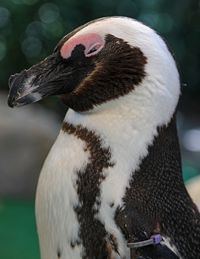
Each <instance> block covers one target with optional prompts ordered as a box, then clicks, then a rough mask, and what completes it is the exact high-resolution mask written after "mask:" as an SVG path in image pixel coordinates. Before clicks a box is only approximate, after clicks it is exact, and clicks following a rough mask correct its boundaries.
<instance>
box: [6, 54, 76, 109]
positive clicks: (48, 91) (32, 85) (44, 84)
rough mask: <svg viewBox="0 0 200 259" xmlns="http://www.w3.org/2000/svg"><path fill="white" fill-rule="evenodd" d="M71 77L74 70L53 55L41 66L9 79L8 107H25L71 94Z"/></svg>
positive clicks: (38, 65) (56, 55) (41, 63)
mask: <svg viewBox="0 0 200 259" xmlns="http://www.w3.org/2000/svg"><path fill="white" fill-rule="evenodd" d="M71 76H72V69H71V68H70V67H68V66H66V65H65V64H64V63H63V61H62V60H61V58H60V57H59V56H58V54H57V53H53V54H52V55H50V56H49V57H48V58H46V59H45V60H43V61H42V62H40V63H39V64H37V65H34V66H32V67H31V68H29V69H28V70H23V71H22V72H21V73H18V74H15V75H12V76H11V77H10V78H9V88H10V91H9V96H8V105H9V106H10V107H14V106H17V107H18V106H23V105H26V104H30V103H33V102H37V101H39V100H41V99H42V98H44V97H46V96H49V95H59V94H63V93H66V92H70V91H71V90H72V89H70V87H66V85H67V83H66V82H67V81H70V77H71Z"/></svg>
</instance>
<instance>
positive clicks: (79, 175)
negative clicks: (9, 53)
mask: <svg viewBox="0 0 200 259" xmlns="http://www.w3.org/2000/svg"><path fill="white" fill-rule="evenodd" d="M10 85H11V89H10V95H9V100H8V103H9V105H10V106H20V105H25V104H28V103H31V102H35V101H38V100H40V99H41V98H43V97H45V96H48V95H54V94H56V95H62V100H63V102H64V103H65V104H66V105H67V106H68V107H69V110H68V112H67V114H66V117H65V119H64V122H63V126H62V129H61V131H60V134H59V136H58V138H57V140H56V142H55V144H54V146H53V147H52V149H51V151H50V153H49V155H48V157H47V159H46V161H45V163H44V166H43V169H42V171H41V175H40V178H39V182H38V188H37V194H36V218H37V227H38V233H39V241H40V248H41V256H42V259H56V258H62V259H67V258H70V259H72V258H73V259H81V258H83V259H86V258H87V259H93V258H95V259H97V258H99V259H100V258H114V259H119V258H122V259H124V258H126V259H128V258H130V251H129V248H128V247H127V242H134V241H135V240H138V239H143V238H145V237H146V238H148V237H149V236H151V235H152V234H153V233H154V232H159V233H161V234H162V236H163V237H164V243H165V244H167V245H168V246H169V245H170V247H171V249H173V250H174V252H175V254H177V256H178V257H179V258H185V259H186V258H187V259H190V258H200V257H199V256H200V216H199V212H198V210H197V208H196V206H195V205H194V204H193V202H192V200H191V198H190V197H189V196H188V193H187V191H186V189H185V186H184V183H183V179H182V174H181V158H180V152H179V144H178V138H177V133H176V118H175V110H176V106H177V102H178V99H179V95H180V83H179V75H178V72H177V68H176V65H175V62H174V60H173V58H172V56H171V54H170V52H169V51H168V49H167V47H166V45H165V43H164V42H163V40H162V39H161V38H160V36H159V35H157V34H156V33H155V32H154V31H153V30H152V29H150V28H148V27H147V26H145V25H143V24H141V23H139V22H137V21H135V20H133V19H130V18H125V17H109V18H103V19H98V20H95V21H93V22H90V23H88V24H86V25H84V26H82V27H80V28H78V29H76V30H75V31H73V32H72V33H70V34H68V35H67V36H65V37H64V38H63V39H62V40H61V41H60V43H59V44H58V46H57V47H56V49H55V51H54V52H53V54H52V55H50V56H49V57H48V58H47V59H45V60H44V61H42V62H41V63H39V64H38V65H35V66H33V67H32V68H30V69H28V70H24V71H22V72H21V73H20V74H17V75H14V76H12V77H11V78H10ZM156 249H157V248H153V247H149V248H147V250H145V249H144V254H143V251H141V255H143V256H146V257H147V256H148V257H150V258H164V257H163V256H162V255H159V251H158V249H157V251H155V250H156ZM169 258H172V257H169Z"/></svg>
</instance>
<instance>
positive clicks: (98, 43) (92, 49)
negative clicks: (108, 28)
mask: <svg viewBox="0 0 200 259" xmlns="http://www.w3.org/2000/svg"><path fill="white" fill-rule="evenodd" d="M80 44H81V45H83V46H85V50H84V52H85V56H86V57H90V56H93V55H96V54H97V53H98V52H99V51H100V50H101V49H102V48H103V47H104V44H105V42H104V39H103V38H102V37H101V36H100V35H98V34H96V33H90V34H86V35H80V36H77V37H75V38H72V39H69V40H68V41H66V42H65V43H64V44H63V46H62V47H61V49H60V55H61V57H62V58H65V59H67V58H69V57H70V56H71V54H72V51H73V50H74V48H75V47H76V46H77V45H80Z"/></svg>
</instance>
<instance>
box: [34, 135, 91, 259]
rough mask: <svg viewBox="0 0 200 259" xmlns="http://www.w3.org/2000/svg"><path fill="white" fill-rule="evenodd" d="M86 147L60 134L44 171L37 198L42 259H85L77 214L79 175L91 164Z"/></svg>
mask: <svg viewBox="0 0 200 259" xmlns="http://www.w3.org/2000/svg"><path fill="white" fill-rule="evenodd" d="M88 156H89V154H88V153H87V152H86V151H84V143H83V142H82V141H81V140H79V139H77V138H75V137H74V136H73V135H66V134H64V133H63V132H62V131H61V132H60V134H59V136H58V138H57V140H56V142H55V144H54V146H53V147H52V149H51V151H50V153H49V155H48V157H47V159H46V161H45V163H44V166H43V169H42V171H41V175H40V178H39V183H38V187H37V194H36V218H37V228H38V234H39V241H40V249H41V257H42V259H54V258H55V259H57V258H58V255H57V254H59V252H60V253H61V252H62V257H61V258H63V259H66V258H74V259H76V258H77V259H78V258H81V256H80V253H81V246H79V247H76V248H74V249H71V246H70V243H71V242H73V240H77V238H78V231H79V224H78V221H77V217H76V214H75V212H74V210H73V208H74V207H75V206H77V203H78V202H79V200H78V197H77V193H76V190H75V185H76V177H77V175H76V172H77V171H78V170H79V169H80V168H82V167H84V165H86V164H87V162H88Z"/></svg>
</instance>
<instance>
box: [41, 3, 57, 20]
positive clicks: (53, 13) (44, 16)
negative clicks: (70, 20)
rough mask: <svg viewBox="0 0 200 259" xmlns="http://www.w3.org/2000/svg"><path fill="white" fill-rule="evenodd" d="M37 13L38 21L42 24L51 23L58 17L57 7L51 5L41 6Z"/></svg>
mask: <svg viewBox="0 0 200 259" xmlns="http://www.w3.org/2000/svg"><path fill="white" fill-rule="evenodd" d="M38 13H39V17H40V20H41V21H42V22H44V23H53V22H55V21H56V20H57V19H58V17H59V16H60V14H59V9H58V7H57V5H55V4H51V3H46V4H43V5H42V6H41V7H40V9H39V12H38Z"/></svg>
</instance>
